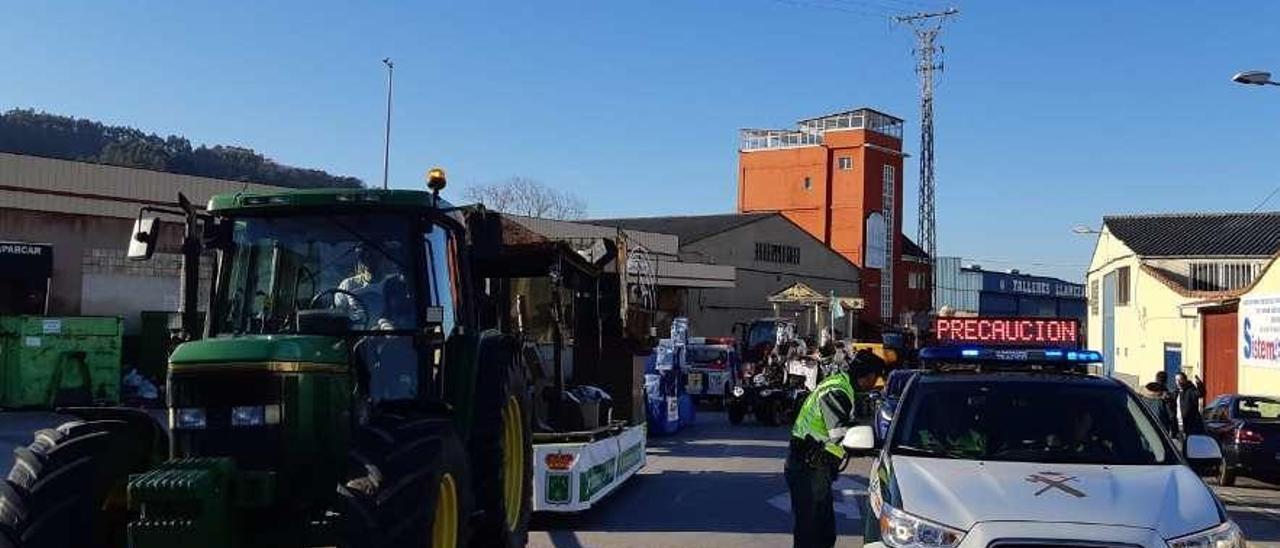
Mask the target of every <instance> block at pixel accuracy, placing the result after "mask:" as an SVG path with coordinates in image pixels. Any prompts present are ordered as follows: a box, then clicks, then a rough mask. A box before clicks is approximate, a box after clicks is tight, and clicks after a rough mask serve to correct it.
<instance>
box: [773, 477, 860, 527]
mask: <svg viewBox="0 0 1280 548" xmlns="http://www.w3.org/2000/svg"><path fill="white" fill-rule="evenodd" d="M831 490H832V491H833V494H834V496H835V499H836V500H835V505H834V506H835V511H836V513H837V514H841V515H843V516H844V517H846V518H848V519H854V520H856V519H862V512H861V511H860V510H859V509H858V508H859V507H860V506H861V505H860V504H858V499H859V498H860V497H865V496H867V482H866V480H862V479H855V478H840V479H838V480H836V481H835V483H833V484H832V485H831ZM768 502H769V506H772V507H774V508H777V509H779V510H782V511H783V512H786V513H788V514H790V513H791V493H790V492H789V491H783V492H782V493H780V494H778V495H775V496H774V497H772V498H770V499H769V501H768Z"/></svg>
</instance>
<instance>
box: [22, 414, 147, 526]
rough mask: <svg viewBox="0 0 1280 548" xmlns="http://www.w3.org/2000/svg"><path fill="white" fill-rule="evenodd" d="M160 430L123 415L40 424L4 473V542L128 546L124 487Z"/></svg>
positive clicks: (140, 468) (141, 467)
mask: <svg viewBox="0 0 1280 548" xmlns="http://www.w3.org/2000/svg"><path fill="white" fill-rule="evenodd" d="M155 433H156V430H155V429H152V428H150V427H149V426H147V425H144V424H138V423H131V422H127V421H120V420H92V421H71V422H67V423H64V424H62V425H61V426H59V427H57V428H50V429H45V430H40V431H37V432H36V433H35V439H34V441H32V443H31V444H30V445H28V446H27V447H19V448H18V449H16V450H14V463H13V469H12V470H10V471H9V476H8V477H7V478H6V479H4V480H0V547H2V546H4V545H5V544H4V542H3V540H4V539H5V537H8V539H7V540H8V541H10V542H12V543H13V544H16V545H18V546H27V547H33V548H34V547H39V548H46V547H48V548H64V547H65V548H72V547H77V548H78V547H81V546H85V547H114V546H124V545H125V544H126V542H125V532H126V526H127V524H128V520H129V514H128V509H127V508H126V507H125V486H126V483H127V482H128V478H129V474H130V473H134V472H140V471H143V470H145V469H146V468H147V466H149V465H150V464H151V461H152V457H153V454H152V452H151V451H152V449H153V448H154V447H155V445H156V442H157V440H156V439H154V435H155Z"/></svg>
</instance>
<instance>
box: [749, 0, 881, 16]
mask: <svg viewBox="0 0 1280 548" xmlns="http://www.w3.org/2000/svg"><path fill="white" fill-rule="evenodd" d="M773 1H774V2H775V3H778V4H782V5H785V6H791V7H796V8H817V9H826V10H832V11H839V12H843V13H848V14H852V15H861V16H863V17H874V18H876V19H888V18H889V14H888V13H875V12H870V11H866V10H861V9H854V8H852V7H849V6H848V5H840V4H832V3H820V2H813V1H806V0H773Z"/></svg>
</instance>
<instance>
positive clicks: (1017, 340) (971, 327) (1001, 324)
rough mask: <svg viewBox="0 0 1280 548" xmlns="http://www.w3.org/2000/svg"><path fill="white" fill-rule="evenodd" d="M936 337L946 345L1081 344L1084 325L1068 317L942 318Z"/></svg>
mask: <svg viewBox="0 0 1280 548" xmlns="http://www.w3.org/2000/svg"><path fill="white" fill-rule="evenodd" d="M933 334H934V337H935V338H937V341H938V342H939V343H942V344H980V345H1016V346H1023V347H1027V346H1054V347H1077V346H1079V345H1080V324H1079V322H1078V321H1076V320H1073V319H1068V318H991V317H976V318H938V319H936V320H934V322H933Z"/></svg>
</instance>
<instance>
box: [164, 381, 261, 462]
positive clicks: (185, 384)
mask: <svg viewBox="0 0 1280 548" xmlns="http://www.w3.org/2000/svg"><path fill="white" fill-rule="evenodd" d="M281 391H282V381H281V377H280V376H279V375H278V374H273V373H272V372H269V371H244V370H239V371H227V372H217V371H209V370H204V371H200V372H198V373H191V374H183V375H176V374H175V375H173V376H172V377H171V378H170V384H169V405H170V406H171V407H174V408H182V407H197V408H201V409H204V410H205V420H206V427H205V428H201V429H195V430H175V431H174V432H173V444H174V447H173V449H174V455H175V456H179V457H234V458H235V461H236V465H237V466H239V467H241V468H245V469H250V470H266V469H272V468H275V467H276V466H278V465H279V463H280V462H281V461H282V460H283V459H284V450H285V447H284V432H283V430H282V429H281V427H280V426H279V425H274V426H244V427H242V426H236V427H233V426H231V408H232V407H234V406H238V405H267V404H279V403H280V402H281Z"/></svg>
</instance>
